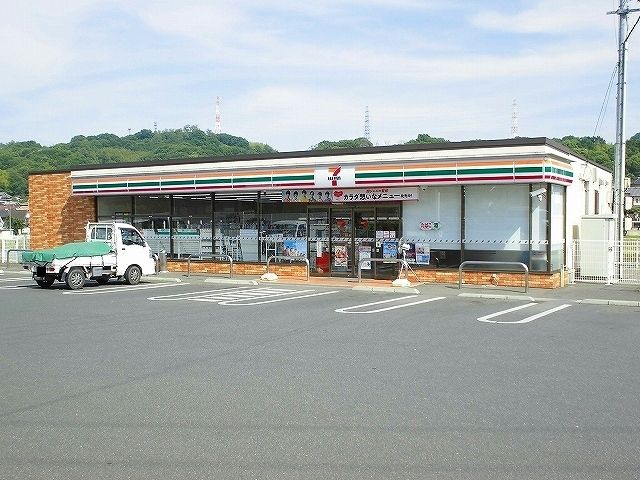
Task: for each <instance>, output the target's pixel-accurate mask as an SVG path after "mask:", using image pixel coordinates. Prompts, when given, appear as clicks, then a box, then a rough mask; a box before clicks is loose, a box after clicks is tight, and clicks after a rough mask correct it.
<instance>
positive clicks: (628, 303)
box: [578, 298, 640, 307]
mask: <svg viewBox="0 0 640 480" xmlns="http://www.w3.org/2000/svg"><path fill="white" fill-rule="evenodd" d="M578 303H584V304H587V305H613V306H617V307H640V302H636V301H632V300H607V299H604V298H585V299H583V300H578Z"/></svg>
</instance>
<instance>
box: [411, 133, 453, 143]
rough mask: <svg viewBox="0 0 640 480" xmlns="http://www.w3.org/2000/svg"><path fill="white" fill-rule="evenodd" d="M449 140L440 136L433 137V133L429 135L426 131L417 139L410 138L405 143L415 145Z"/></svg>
mask: <svg viewBox="0 0 640 480" xmlns="http://www.w3.org/2000/svg"><path fill="white" fill-rule="evenodd" d="M446 142H448V140H445V139H444V138H440V137H432V136H431V135H427V134H426V133H421V134H419V135H418V136H417V137H416V138H415V139H413V140H409V141H408V142H406V143H405V145H414V144H419V143H427V144H428V143H446Z"/></svg>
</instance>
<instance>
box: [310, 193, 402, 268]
mask: <svg viewBox="0 0 640 480" xmlns="http://www.w3.org/2000/svg"><path fill="white" fill-rule="evenodd" d="M399 236H400V205H399V204H397V205H381V206H373V205H358V206H351V205H335V206H330V207H309V249H308V252H309V262H310V265H311V273H312V274H314V275H330V276H335V277H357V276H358V262H359V261H360V260H362V259H366V258H384V256H388V257H389V258H395V255H393V252H394V251H397V239H398V238H399ZM394 246H395V248H394ZM396 267H397V264H395V263H390V264H385V263H379V262H364V263H363V266H362V277H363V278H376V279H382V278H395V277H394V275H395V273H396V272H397V270H396Z"/></svg>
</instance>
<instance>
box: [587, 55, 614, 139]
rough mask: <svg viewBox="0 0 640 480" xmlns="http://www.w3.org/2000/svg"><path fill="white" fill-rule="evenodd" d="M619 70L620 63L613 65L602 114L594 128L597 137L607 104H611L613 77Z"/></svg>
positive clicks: (601, 108)
mask: <svg viewBox="0 0 640 480" xmlns="http://www.w3.org/2000/svg"><path fill="white" fill-rule="evenodd" d="M617 71H618V64H617V63H616V66H615V67H613V72H611V79H610V80H609V86H608V87H607V93H605V95H604V99H603V100H602V106H601V107H600V114H599V115H598V120H597V121H596V128H595V129H594V130H593V136H594V137H595V136H596V135H597V133H598V129H599V128H600V126H601V125H602V121H603V120H604V115H605V113H606V112H607V106H608V105H609V98H611V87H613V79H614V78H615V76H616V72H617Z"/></svg>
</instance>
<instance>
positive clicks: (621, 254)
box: [572, 240, 640, 284]
mask: <svg viewBox="0 0 640 480" xmlns="http://www.w3.org/2000/svg"><path fill="white" fill-rule="evenodd" d="M572 257H573V278H574V280H575V281H576V282H594V283H633V284H640V240H624V242H609V241H600V240H575V241H574V242H573V245H572Z"/></svg>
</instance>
